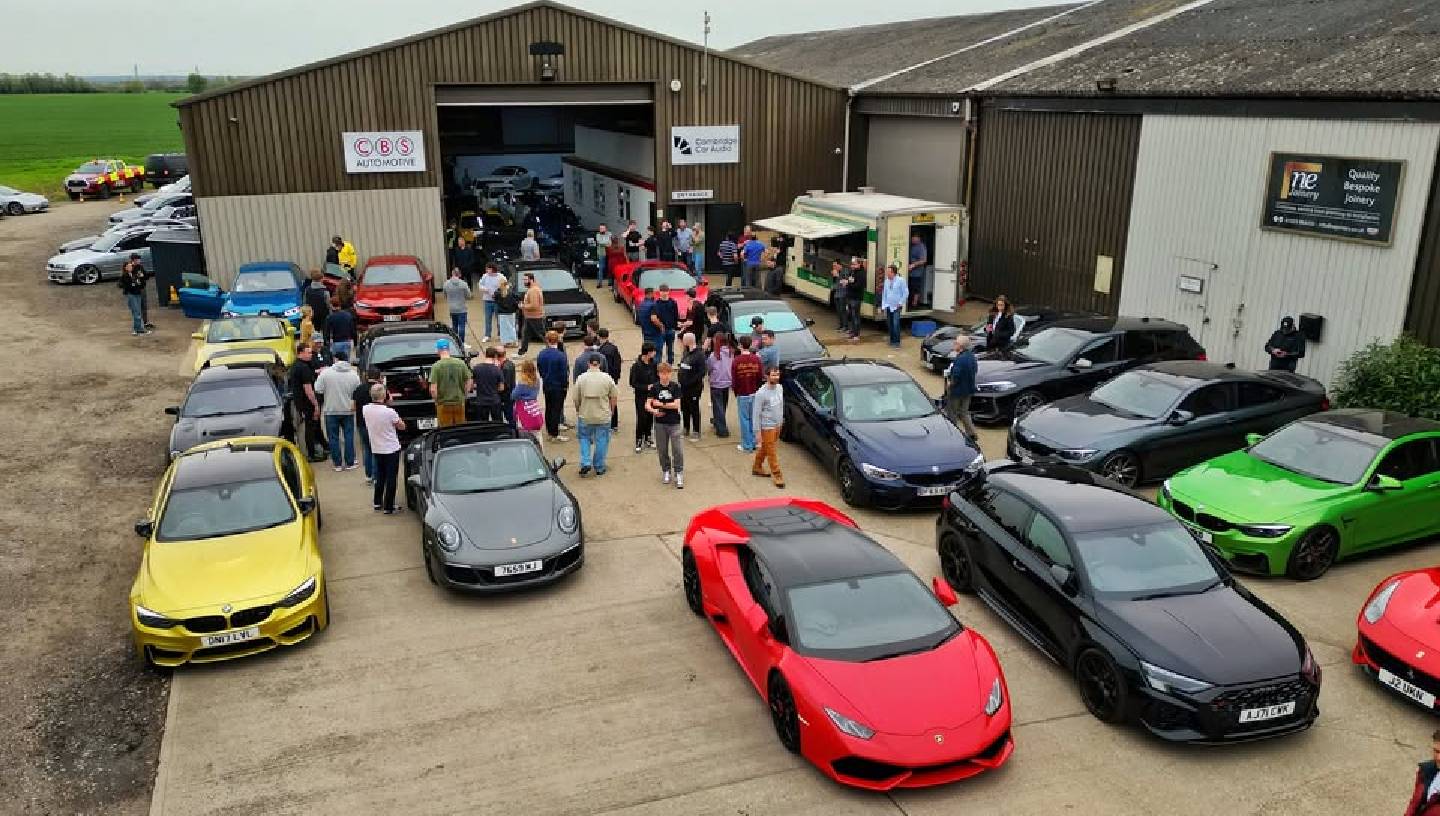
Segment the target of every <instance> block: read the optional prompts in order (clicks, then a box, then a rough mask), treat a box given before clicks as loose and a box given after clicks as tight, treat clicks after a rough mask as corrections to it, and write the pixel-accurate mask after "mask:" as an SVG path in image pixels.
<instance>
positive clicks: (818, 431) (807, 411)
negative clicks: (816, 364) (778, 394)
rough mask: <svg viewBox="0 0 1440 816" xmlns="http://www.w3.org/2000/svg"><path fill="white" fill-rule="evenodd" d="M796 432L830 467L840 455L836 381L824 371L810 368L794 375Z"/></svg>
mask: <svg viewBox="0 0 1440 816" xmlns="http://www.w3.org/2000/svg"><path fill="white" fill-rule="evenodd" d="M795 392H796V397H797V398H796V399H795V401H794V405H795V413H796V416H795V418H796V419H798V420H799V422H798V424H797V425H796V427H795V435H796V436H797V437H798V438H799V439H800V442H801V443H802V444H803V445H805V447H807V448H809V449H810V452H811V453H813V454H815V456H816V458H818V459H819V460H820V461H821V463H822V464H823V465H824V466H825V467H826V469H827V470H828V469H829V467H830V465H832V464H833V462H834V460H835V459H836V458H838V454H837V451H836V446H837V440H836V435H835V407H836V406H835V384H834V383H833V382H832V381H831V380H830V377H829V376H828V375H826V374H825V372H824V371H822V370H820V369H817V368H807V369H804V370H802V371H800V373H799V374H797V375H796V376H795Z"/></svg>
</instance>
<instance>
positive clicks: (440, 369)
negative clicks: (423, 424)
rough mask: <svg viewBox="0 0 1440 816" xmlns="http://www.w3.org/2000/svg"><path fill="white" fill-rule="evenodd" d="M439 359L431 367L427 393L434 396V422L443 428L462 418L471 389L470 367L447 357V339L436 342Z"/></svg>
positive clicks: (448, 345)
mask: <svg viewBox="0 0 1440 816" xmlns="http://www.w3.org/2000/svg"><path fill="white" fill-rule="evenodd" d="M435 351H436V353H437V354H439V355H440V359H439V360H438V361H436V363H435V365H432V366H430V396H431V397H433V398H434V399H435V424H436V426H437V427H440V428H445V427H449V426H451V425H459V424H460V423H462V422H464V421H465V397H466V395H467V394H468V393H469V391H470V389H471V388H472V386H471V382H472V376H471V374H470V367H469V366H467V365H465V363H464V362H462V361H461V360H460V359H459V358H456V357H451V356H450V341H449V340H446V339H445V338H443V337H442V338H441V339H439V340H436V341H435Z"/></svg>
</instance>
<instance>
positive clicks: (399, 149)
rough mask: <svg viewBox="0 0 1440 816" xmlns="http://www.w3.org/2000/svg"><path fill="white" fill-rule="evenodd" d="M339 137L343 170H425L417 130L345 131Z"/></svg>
mask: <svg viewBox="0 0 1440 816" xmlns="http://www.w3.org/2000/svg"><path fill="white" fill-rule="evenodd" d="M340 139H341V142H342V143H343V145H344V148H345V172H347V173H420V172H424V170H425V135H424V134H423V133H421V132H420V131H418V130H379V131H347V132H346V133H342V134H341V135H340Z"/></svg>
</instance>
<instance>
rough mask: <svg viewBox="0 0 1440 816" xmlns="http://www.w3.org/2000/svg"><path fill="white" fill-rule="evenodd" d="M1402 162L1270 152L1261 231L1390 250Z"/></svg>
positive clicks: (1402, 169) (1403, 174)
mask: <svg viewBox="0 0 1440 816" xmlns="http://www.w3.org/2000/svg"><path fill="white" fill-rule="evenodd" d="M1404 177H1405V162H1403V161H1400V160H1386V159H1357V158H1346V157H1342V156H1318V155H1311V154H1302V153H1271V154H1270V178H1269V183H1268V184H1267V185H1266V188H1265V212H1264V214H1263V215H1262V216H1261V223H1260V227H1261V228H1262V229H1268V230H1278V231H1281V232H1292V233H1299V234H1304V235H1314V236H1318V237H1321V238H1335V239H1339V240H1344V241H1356V242H1359V243H1364V244H1372V245H1374V246H1389V245H1390V243H1391V240H1392V234H1391V233H1392V231H1393V230H1394V226H1395V205H1396V203H1397V201H1398V200H1399V197H1400V184H1401V182H1402V181H1403V180H1404Z"/></svg>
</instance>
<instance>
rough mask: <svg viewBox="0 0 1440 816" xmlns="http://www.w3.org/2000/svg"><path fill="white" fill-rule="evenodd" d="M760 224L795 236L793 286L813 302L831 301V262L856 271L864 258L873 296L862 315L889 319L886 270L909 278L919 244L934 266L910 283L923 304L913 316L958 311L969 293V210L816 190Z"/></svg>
mask: <svg viewBox="0 0 1440 816" xmlns="http://www.w3.org/2000/svg"><path fill="white" fill-rule="evenodd" d="M755 223H756V226H758V227H760V228H761V229H768V230H773V231H775V232H779V233H782V234H784V235H788V236H790V238H791V241H790V247H789V254H788V256H787V258H786V261H785V283H786V285H788V286H790V287H791V288H792V289H794V290H795V292H796V293H798V294H801V295H804V296H805V297H808V298H811V299H812V300H818V301H820V302H821V303H826V302H828V301H829V300H830V286H831V282H832V279H831V277H830V263H831V261H836V260H838V261H841V262H842V263H845V264H847V265H848V264H849V262H850V259H851V258H852V257H859V258H863V259H864V260H865V276H866V292H865V299H864V301H863V302H862V303H861V305H860V315H861V316H862V317H867V318H872V319H876V320H879V319H881V315H880V310H879V303H880V290H881V286H882V282H883V280H884V277H885V276H884V269H885V267H886V266H887V265H889V264H892V263H893V264H895V266H896V267H897V268H898V269H899V270H900V275H901V276H906V275H907V271H908V267H909V265H910V244H911V239H912V238H914V237H919V239H920V241H921V243H922V244H924V246H925V250H926V253H925V257H926V258H927V260H928V263H927V264H926V265H925V266H924V267H923V268H918V269H917V270H916V272H915V273H914V274H913V275H909V276H908V278H909V280H910V282H911V286H910V290H911V293H912V294H919V296H920V302H919V304H918V306H916V307H907V308H906V310H905V316H906V317H923V316H925V315H929V314H930V313H931V312H933V311H941V312H951V311H953V310H954V309H955V307H956V304H957V303H958V302H959V300H960V298H961V296H962V294H963V293H962V292H961V287H962V285H963V282H962V281H961V280H960V270H961V261H962V259H964V258H965V257H966V256H967V254H968V249H969V248H968V246H967V242H968V239H969V228H970V222H969V218H968V217H967V215H966V212H965V208H964V207H957V206H955V205H953V204H942V203H940V202H938V201H925V200H923V199H918V198H904V197H901V196H895V195H888V194H886V193H880V192H876V191H875V189H874V188H873V187H861V188H860V189H859V190H858V191H856V192H853V193H826V192H824V191H821V190H811V191H810V192H809V193H807V194H806V195H803V196H800V197H798V198H796V199H795V202H794V204H792V205H791V207H790V212H789V213H787V214H785V215H778V216H775V217H774V218H766V219H764V220H761V221H757V222H755Z"/></svg>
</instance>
